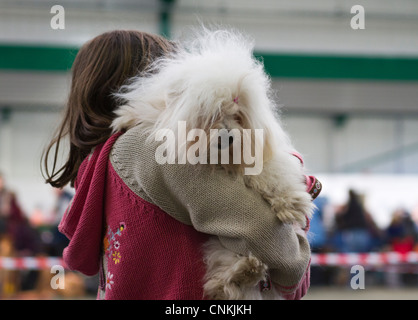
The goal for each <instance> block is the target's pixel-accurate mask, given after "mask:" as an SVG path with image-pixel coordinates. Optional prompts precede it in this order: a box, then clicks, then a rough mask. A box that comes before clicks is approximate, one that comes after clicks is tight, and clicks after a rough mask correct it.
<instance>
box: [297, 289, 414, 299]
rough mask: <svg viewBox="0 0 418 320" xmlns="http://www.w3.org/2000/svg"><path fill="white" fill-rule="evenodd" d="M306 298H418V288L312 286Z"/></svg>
mask: <svg viewBox="0 0 418 320" xmlns="http://www.w3.org/2000/svg"><path fill="white" fill-rule="evenodd" d="M304 300H418V287H416V288H396V289H395V288H393V289H392V288H385V287H370V288H368V287H367V286H366V288H365V289H358V290H353V289H351V288H349V287H344V288H341V287H314V288H310V289H309V292H308V294H307V295H306V296H305V297H304Z"/></svg>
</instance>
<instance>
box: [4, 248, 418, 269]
mask: <svg viewBox="0 0 418 320" xmlns="http://www.w3.org/2000/svg"><path fill="white" fill-rule="evenodd" d="M356 264H358V265H362V266H382V265H401V264H417V265H418V252H408V253H397V252H369V253H312V256H311V266H353V265H356ZM55 265H60V266H63V267H64V268H66V265H65V263H64V260H63V259H62V258H61V257H19V258H12V257H0V270H42V269H51V268H52V267H53V266H55Z"/></svg>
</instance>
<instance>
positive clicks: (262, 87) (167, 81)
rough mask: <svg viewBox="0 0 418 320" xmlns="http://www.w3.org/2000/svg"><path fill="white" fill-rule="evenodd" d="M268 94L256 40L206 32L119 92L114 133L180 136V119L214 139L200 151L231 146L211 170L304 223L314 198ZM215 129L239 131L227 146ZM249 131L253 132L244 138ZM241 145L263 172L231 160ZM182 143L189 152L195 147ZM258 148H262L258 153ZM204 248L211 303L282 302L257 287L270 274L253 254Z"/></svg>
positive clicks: (286, 218)
mask: <svg viewBox="0 0 418 320" xmlns="http://www.w3.org/2000/svg"><path fill="white" fill-rule="evenodd" d="M270 90H271V84H270V79H269V77H268V76H267V75H266V74H265V72H264V69H263V65H262V63H260V62H259V61H258V60H256V59H255V58H254V57H253V43H252V41H249V40H248V39H247V38H245V37H243V36H242V35H240V34H238V33H236V32H231V31H224V30H218V31H209V30H207V29H202V30H201V31H200V32H198V33H197V35H196V36H195V37H194V38H193V40H192V41H190V42H185V43H182V44H181V45H179V46H178V47H177V49H176V52H174V53H173V54H172V55H171V56H169V57H166V58H163V59H160V60H158V61H156V62H155V63H154V64H153V66H152V68H151V70H150V72H149V73H147V74H142V75H140V76H139V77H137V78H135V79H134V80H133V81H132V82H131V84H130V85H128V86H125V87H124V88H123V89H122V91H121V93H119V94H118V95H117V96H118V97H119V98H121V99H122V101H124V102H125V103H124V104H123V105H122V106H121V107H120V108H119V109H118V110H117V111H116V114H117V118H116V119H115V120H114V122H113V124H112V127H113V129H114V131H115V132H116V131H119V130H122V129H129V128H131V127H133V126H136V125H141V126H142V127H143V128H144V130H147V131H148V132H149V138H150V139H152V140H153V139H154V138H155V136H156V134H157V132H158V131H159V130H171V131H172V132H177V129H178V128H177V126H178V123H179V121H186V125H187V129H188V130H191V129H196V128H198V129H202V130H203V131H204V132H205V133H207V136H210V137H211V139H209V141H200V139H199V142H198V143H204V144H207V146H203V145H202V150H203V149H205V150H208V148H210V147H211V146H213V145H216V146H217V147H218V151H219V154H221V152H222V150H225V148H227V149H229V151H228V152H229V160H230V161H223V162H224V163H220V164H213V163H212V165H214V166H219V165H220V166H222V167H223V168H224V169H225V170H226V171H227V172H228V173H230V174H241V175H244V181H245V183H246V184H247V186H249V187H251V188H253V189H254V190H256V191H257V192H259V193H260V194H262V196H263V197H264V198H265V199H266V200H267V201H268V202H269V203H270V205H271V209H272V214H275V215H277V218H278V219H280V220H281V221H283V222H286V223H294V224H296V223H298V224H300V225H304V224H305V223H306V217H309V216H310V215H311V212H312V210H313V204H312V201H311V196H310V195H309V193H307V192H306V184H305V178H304V174H303V168H302V166H301V164H300V162H299V161H298V159H297V158H295V157H294V156H293V155H292V153H293V152H294V148H293V147H292V145H291V143H290V141H289V138H288V136H287V135H286V133H285V132H284V131H283V130H282V127H281V125H280V122H279V120H278V118H277V111H276V105H275V103H274V102H273V100H272V99H271V97H270ZM211 129H227V132H232V129H237V130H234V134H233V135H232V134H230V135H229V136H228V143H227V144H225V143H224V142H223V141H224V140H222V139H223V138H222V137H221V136H215V137H212V136H211V135H210V130H211ZM244 129H252V131H251V136H250V137H247V138H248V139H246V140H245V139H244V136H245V134H244ZM255 129H262V133H263V134H262V135H261V136H260V135H257V134H255ZM237 133H238V134H237ZM239 135H240V136H239ZM177 138H179V137H177ZM260 139H261V141H259V140H260ZM236 141H238V142H237V143H236ZM244 143H250V144H251V145H250V148H249V149H248V148H247V149H248V150H251V151H252V153H254V155H253V156H252V155H248V154H247V156H252V157H253V159H254V161H253V164H255V163H256V162H257V161H259V162H260V161H261V163H262V165H263V170H262V171H261V173H260V174H255V175H254V174H246V172H247V171H246V169H251V166H250V165H248V161H244V160H243V159H241V161H233V153H234V152H236V151H237V150H238V151H243V150H244V149H245V148H244V147H243V144H244ZM178 144H179V145H181V144H183V145H184V146H185V148H184V150H187V148H188V147H189V146H190V144H191V143H190V141H187V140H186V141H178ZM257 145H262V146H263V148H262V149H261V151H260V150H257V148H256V146H257ZM203 147H205V148H203ZM206 147H208V148H206ZM247 147H248V146H247ZM178 156H180V155H177V157H178ZM241 157H245V151H244V154H242V153H241ZM212 160H213V158H212ZM218 162H219V161H218ZM234 162H235V163H234ZM209 163H210V162H209ZM205 249H206V250H205V254H206V256H205V261H206V265H207V273H206V282H205V285H204V290H205V294H206V296H207V297H208V298H209V299H265V298H280V297H279V295H278V294H276V293H275V291H274V288H273V289H272V290H270V291H269V292H264V293H263V292H262V290H260V289H259V287H258V284H259V283H260V281H262V280H266V277H267V275H268V270H267V266H266V265H265V264H263V263H262V262H261V261H259V260H258V259H257V258H255V257H254V256H253V255H251V254H250V255H249V256H248V257H246V256H240V255H237V254H235V253H233V252H231V251H229V250H227V249H226V248H224V247H222V245H221V244H220V242H219V240H217V238H214V239H212V240H210V241H209V243H208V244H207V245H206V248H205ZM261 283H262V282H261Z"/></svg>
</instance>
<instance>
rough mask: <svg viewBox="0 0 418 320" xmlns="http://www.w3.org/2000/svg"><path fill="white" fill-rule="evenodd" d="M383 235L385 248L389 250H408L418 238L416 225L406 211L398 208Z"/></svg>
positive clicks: (402, 251) (401, 251) (403, 251)
mask: <svg viewBox="0 0 418 320" xmlns="http://www.w3.org/2000/svg"><path fill="white" fill-rule="evenodd" d="M385 236H386V248H387V249H388V250H389V251H395V252H399V253H407V252H410V251H412V250H413V249H414V247H415V244H416V243H417V240H418V231H417V225H416V224H415V222H414V221H413V220H412V218H411V215H410V214H409V213H408V212H407V211H405V210H403V209H398V210H396V211H395V212H394V213H393V215H392V220H391V222H390V224H389V226H388V227H387V228H386V230H385Z"/></svg>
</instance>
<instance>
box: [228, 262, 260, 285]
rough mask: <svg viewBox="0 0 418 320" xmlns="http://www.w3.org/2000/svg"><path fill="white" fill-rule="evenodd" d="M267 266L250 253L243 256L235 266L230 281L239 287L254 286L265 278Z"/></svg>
mask: <svg viewBox="0 0 418 320" xmlns="http://www.w3.org/2000/svg"><path fill="white" fill-rule="evenodd" d="M266 273H267V266H266V265H265V264H264V263H262V262H261V261H260V260H258V259H257V258H256V257H254V256H253V255H252V254H250V255H249V256H248V257H242V258H241V259H240V260H239V261H238V262H237V263H236V264H235V265H234V266H233V273H232V274H231V277H230V278H229V282H230V283H233V284H235V285H237V286H239V287H252V286H255V285H257V283H258V282H259V281H261V280H264V279H265V276H266Z"/></svg>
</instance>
